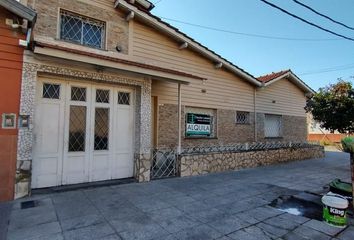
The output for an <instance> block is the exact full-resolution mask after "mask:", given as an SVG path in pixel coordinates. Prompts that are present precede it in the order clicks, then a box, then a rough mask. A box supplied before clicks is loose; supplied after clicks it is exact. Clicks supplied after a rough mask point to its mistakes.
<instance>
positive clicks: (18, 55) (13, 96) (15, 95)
mask: <svg viewBox="0 0 354 240" xmlns="http://www.w3.org/2000/svg"><path fill="white" fill-rule="evenodd" d="M6 18H10V19H14V16H13V15H12V14H11V13H9V12H8V11H6V10H5V9H3V8H0V121H1V122H0V123H2V114H3V113H16V115H17V118H18V113H19V106H20V91H21V76H22V62H23V48H21V47H20V46H19V45H18V41H19V39H25V35H24V34H23V33H21V32H20V31H19V30H13V29H11V28H10V27H9V26H7V25H6V24H5V19H6ZM17 134H18V130H17V129H2V126H1V125H0V201H7V200H11V199H13V195H14V184H15V182H14V181H15V169H16V149H17Z"/></svg>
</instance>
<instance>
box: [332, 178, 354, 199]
mask: <svg viewBox="0 0 354 240" xmlns="http://www.w3.org/2000/svg"><path fill="white" fill-rule="evenodd" d="M329 190H330V191H331V192H332V193H336V194H339V195H342V196H343V197H345V198H346V199H347V200H348V201H353V195H352V191H353V189H352V184H351V183H347V182H343V181H341V180H340V179H338V178H337V179H334V180H333V181H332V182H331V183H330V184H329Z"/></svg>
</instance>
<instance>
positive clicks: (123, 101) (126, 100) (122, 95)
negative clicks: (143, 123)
mask: <svg viewBox="0 0 354 240" xmlns="http://www.w3.org/2000/svg"><path fill="white" fill-rule="evenodd" d="M118 104H120V105H130V93H128V92H118Z"/></svg>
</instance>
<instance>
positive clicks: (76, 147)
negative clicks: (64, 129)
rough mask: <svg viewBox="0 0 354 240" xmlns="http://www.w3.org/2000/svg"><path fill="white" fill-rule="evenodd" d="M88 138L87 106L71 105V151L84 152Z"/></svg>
mask: <svg viewBox="0 0 354 240" xmlns="http://www.w3.org/2000/svg"><path fill="white" fill-rule="evenodd" d="M85 139H86V107H84V106H70V119H69V152H84V151H85Z"/></svg>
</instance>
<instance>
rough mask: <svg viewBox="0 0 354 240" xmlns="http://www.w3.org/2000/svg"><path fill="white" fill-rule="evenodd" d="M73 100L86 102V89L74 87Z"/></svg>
mask: <svg viewBox="0 0 354 240" xmlns="http://www.w3.org/2000/svg"><path fill="white" fill-rule="evenodd" d="M71 100H72V101H80V102H86V88H80V87H72V88H71Z"/></svg>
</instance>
